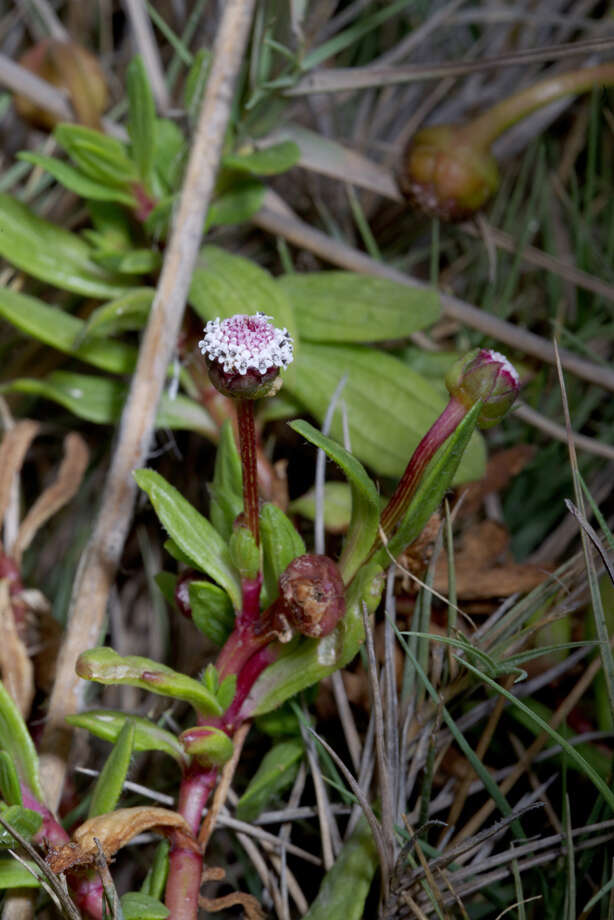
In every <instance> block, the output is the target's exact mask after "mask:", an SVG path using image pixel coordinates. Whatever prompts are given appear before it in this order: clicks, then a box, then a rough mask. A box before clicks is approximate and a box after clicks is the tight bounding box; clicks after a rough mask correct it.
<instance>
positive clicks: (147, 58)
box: [124, 0, 171, 114]
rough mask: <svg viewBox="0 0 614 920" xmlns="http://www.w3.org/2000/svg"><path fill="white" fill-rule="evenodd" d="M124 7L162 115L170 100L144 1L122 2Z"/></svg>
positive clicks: (125, 0) (129, 0)
mask: <svg viewBox="0 0 614 920" xmlns="http://www.w3.org/2000/svg"><path fill="white" fill-rule="evenodd" d="M124 6H125V7H126V12H127V13H128V18H129V19H130V25H131V26H132V29H133V31H134V39H135V42H136V46H137V48H138V49H139V54H140V55H141V57H142V58H143V63H144V65H145V70H146V71H147V76H148V77H149V82H150V83H151V90H152V92H153V95H154V99H155V100H156V103H157V105H158V108H159V109H160V111H161V112H162V113H163V114H164V113H166V112H167V111H168V110H169V108H170V104H171V100H170V97H169V94H168V89H167V86H166V81H165V79H164V71H163V70H162V64H161V62H160V54H159V52H158V46H157V44H156V40H155V37H154V31H153V28H152V25H151V20H150V19H149V16H148V15H147V9H146V7H145V3H144V0H124Z"/></svg>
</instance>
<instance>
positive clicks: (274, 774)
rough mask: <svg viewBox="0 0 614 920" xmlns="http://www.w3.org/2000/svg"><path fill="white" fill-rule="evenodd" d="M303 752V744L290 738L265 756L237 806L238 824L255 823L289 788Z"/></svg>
mask: <svg viewBox="0 0 614 920" xmlns="http://www.w3.org/2000/svg"><path fill="white" fill-rule="evenodd" d="M303 752H304V749H303V743H302V741H300V740H299V739H298V738H293V739H291V740H289V741H281V742H280V743H279V744H276V745H274V746H273V747H272V748H271V750H270V751H268V753H266V754H265V755H264V758H263V759H262V762H261V764H260V766H259V767H258V769H257V771H256V773H255V774H254V776H253V777H252V778H251V780H250V782H249V785H248V787H247V789H246V790H245V792H244V793H243V795H242V796H241V798H240V799H239V801H238V803H237V808H236V815H237V818H239V820H240V821H254V820H255V819H256V818H257V817H258V815H259V814H260V812H261V811H263V810H264V808H265V807H266V805H267V804H268V802H270V801H271V799H273V798H274V797H275V796H278V795H281V793H282V792H283V791H284V790H285V789H287V788H288V787H289V786H291V785H292V783H293V782H294V777H295V776H296V772H297V770H298V764H299V761H300V760H301V758H302V756H303Z"/></svg>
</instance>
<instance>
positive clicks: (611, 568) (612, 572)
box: [565, 498, 614, 584]
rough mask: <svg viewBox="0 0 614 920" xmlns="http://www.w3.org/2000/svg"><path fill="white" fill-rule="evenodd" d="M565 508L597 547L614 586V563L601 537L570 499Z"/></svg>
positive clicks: (566, 500)
mask: <svg viewBox="0 0 614 920" xmlns="http://www.w3.org/2000/svg"><path fill="white" fill-rule="evenodd" d="M565 507H566V508H567V510H568V511H570V512H571V514H573V516H574V517H575V519H576V521H577V522H578V524H579V525H580V527H581V528H582V530H583V531H584V533H585V534H586V536H587V537H588V538H589V540H590V541H591V543H592V544H593V546H594V547H595V549H596V550H597V552H598V553H599V555H600V556H601V560H602V562H603V564H604V566H605V567H606V570H607V573H608V575H609V576H610V579H611V581H612V584H614V565H612V561H611V559H610V557H609V556H608V553H607V550H606V548H605V546H604V545H603V543H602V542H601V540H600V539H599V537H598V536H597V533H596V531H595V529H594V528H593V527H591V525H590V524H589V523H588V521H587V520H586V518H585V516H584V515H583V514H582V513H581V512H580V511H579V510H578V508H576V506H575V505H574V503H573V502H572V501H570V500H569V499H568V498H566V499H565Z"/></svg>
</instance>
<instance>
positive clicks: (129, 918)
mask: <svg viewBox="0 0 614 920" xmlns="http://www.w3.org/2000/svg"><path fill="white" fill-rule="evenodd" d="M120 904H121V909H122V915H123V918H124V920H166V917H168V915H169V913H170V911H169V909H168V907H166V906H165V905H164V904H162V902H161V901H159V900H158V899H157V898H152V897H150V896H149V895H147V894H143V893H142V892H140V891H127V892H126V894H123V895H122V896H121V898H120Z"/></svg>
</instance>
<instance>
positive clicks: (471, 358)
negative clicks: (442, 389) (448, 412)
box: [445, 348, 520, 428]
mask: <svg viewBox="0 0 614 920" xmlns="http://www.w3.org/2000/svg"><path fill="white" fill-rule="evenodd" d="M445 379H446V386H447V388H448V391H449V393H450V396H452V397H453V398H454V399H456V400H458V402H460V403H462V405H463V406H464V407H465V408H466V409H467V410H469V409H471V408H472V406H474V405H475V403H476V402H477V401H478V400H482V403H483V405H482V411H481V412H480V415H479V417H478V426H479V427H480V428H492V426H493V425H496V424H497V423H498V422H499V421H500V420H501V419H502V418H503V416H504V415H505V414H506V413H507V411H508V410H509V409H510V408H511V407H512V405H513V404H514V401H515V400H516V397H517V396H518V390H519V388H520V384H519V379H518V372H517V371H516V368H515V367H513V365H512V364H510V362H509V361H508V360H507V358H506V357H505V355H502V354H499V352H497V351H491V350H490V349H488V348H476V349H475V350H474V351H470V352H469V354H467V355H465V356H464V357H463V358H460V359H459V360H458V361H456V362H455V363H454V364H453V365H452V367H451V368H450V369H449V371H448V372H447V374H446V378H445Z"/></svg>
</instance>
